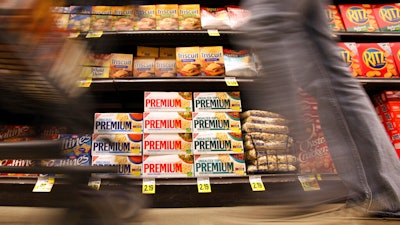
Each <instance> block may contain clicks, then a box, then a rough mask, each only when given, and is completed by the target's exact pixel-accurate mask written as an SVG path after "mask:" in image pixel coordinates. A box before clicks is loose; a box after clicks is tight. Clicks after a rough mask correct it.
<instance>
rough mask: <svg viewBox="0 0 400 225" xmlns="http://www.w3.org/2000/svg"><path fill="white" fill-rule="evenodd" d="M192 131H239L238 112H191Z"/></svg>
mask: <svg viewBox="0 0 400 225" xmlns="http://www.w3.org/2000/svg"><path fill="white" fill-rule="evenodd" d="M192 116H193V132H200V131H241V121H240V114H239V113H238V112H193V114H192Z"/></svg>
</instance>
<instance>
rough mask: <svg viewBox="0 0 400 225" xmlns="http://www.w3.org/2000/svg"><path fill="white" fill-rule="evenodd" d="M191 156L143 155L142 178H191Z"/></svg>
mask: <svg viewBox="0 0 400 225" xmlns="http://www.w3.org/2000/svg"><path fill="white" fill-rule="evenodd" d="M193 161H194V159H193V155H190V154H180V155H176V154H174V155H144V156H143V167H142V174H143V177H193V174H194V173H193Z"/></svg>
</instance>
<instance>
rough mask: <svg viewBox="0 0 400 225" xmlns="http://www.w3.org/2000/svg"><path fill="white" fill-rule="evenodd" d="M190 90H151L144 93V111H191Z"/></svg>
mask: <svg viewBox="0 0 400 225" xmlns="http://www.w3.org/2000/svg"><path fill="white" fill-rule="evenodd" d="M192 95H193V93H192V92H162V91H160V92H154V91H153V92H151V91H146V92H145V93H144V111H145V112H170V111H172V112H191V111H192V108H193V104H192Z"/></svg>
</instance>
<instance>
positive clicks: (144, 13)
mask: <svg viewBox="0 0 400 225" xmlns="http://www.w3.org/2000/svg"><path fill="white" fill-rule="evenodd" d="M135 16H136V18H137V20H138V21H137V23H136V26H135V30H155V29H156V6H155V5H138V6H137V7H136V8H135Z"/></svg>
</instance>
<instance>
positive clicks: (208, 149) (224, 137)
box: [192, 131, 244, 154]
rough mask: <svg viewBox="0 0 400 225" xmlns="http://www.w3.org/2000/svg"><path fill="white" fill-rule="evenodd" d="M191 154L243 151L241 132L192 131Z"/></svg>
mask: <svg viewBox="0 0 400 225" xmlns="http://www.w3.org/2000/svg"><path fill="white" fill-rule="evenodd" d="M192 150H193V154H221V153H223V154H231V153H243V152H244V150H243V140H242V133H241V132H226V131H202V132H197V133H193V143H192Z"/></svg>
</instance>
